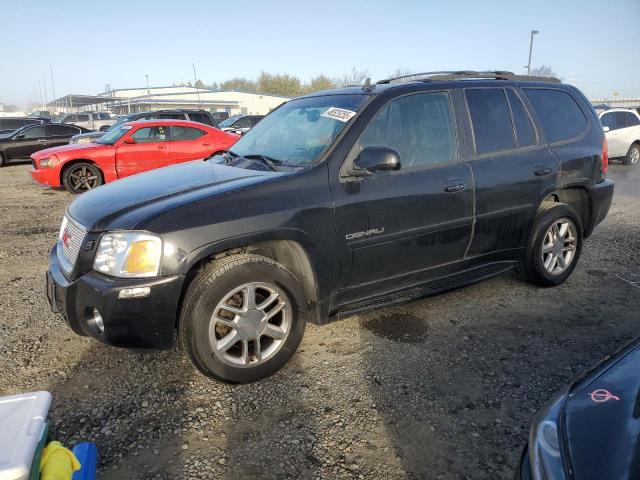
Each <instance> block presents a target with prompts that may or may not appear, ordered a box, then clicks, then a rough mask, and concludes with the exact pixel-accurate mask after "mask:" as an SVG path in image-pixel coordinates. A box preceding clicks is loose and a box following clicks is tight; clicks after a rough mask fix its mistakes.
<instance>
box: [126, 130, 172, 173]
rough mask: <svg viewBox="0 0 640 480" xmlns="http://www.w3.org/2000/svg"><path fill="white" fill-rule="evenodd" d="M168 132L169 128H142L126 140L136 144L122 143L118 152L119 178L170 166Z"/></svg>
mask: <svg viewBox="0 0 640 480" xmlns="http://www.w3.org/2000/svg"><path fill="white" fill-rule="evenodd" d="M168 130H169V127H168V126H155V127H142V128H138V129H137V130H136V131H134V132H133V133H130V134H129V135H128V136H127V137H126V138H132V139H133V140H134V141H135V143H121V144H120V145H119V146H118V148H117V150H116V170H117V172H118V178H123V177H127V176H129V175H134V174H136V173H140V172H146V171H147V170H153V169H154V168H161V167H164V166H166V165H169V163H170V157H169V147H168V141H167V140H168ZM126 138H125V139H124V140H125V141H126Z"/></svg>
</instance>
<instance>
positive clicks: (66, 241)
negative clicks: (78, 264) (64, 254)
mask: <svg viewBox="0 0 640 480" xmlns="http://www.w3.org/2000/svg"><path fill="white" fill-rule="evenodd" d="M70 241H71V235H69V232H68V231H67V230H66V229H65V231H64V232H62V243H63V244H64V246H65V247H67V248H69V242H70Z"/></svg>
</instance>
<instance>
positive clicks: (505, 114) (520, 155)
mask: <svg viewBox="0 0 640 480" xmlns="http://www.w3.org/2000/svg"><path fill="white" fill-rule="evenodd" d="M464 96H465V98H466V102H467V108H468V110H469V118H470V120H471V131H472V140H473V141H472V145H471V148H472V155H471V162H470V164H471V168H472V169H473V176H474V178H475V187H476V220H475V226H474V232H473V240H472V242H471V245H470V247H469V250H468V252H467V256H468V257H477V256H480V255H485V254H489V253H494V252H501V251H502V252H504V253H505V255H507V257H509V256H512V255H516V254H517V253H516V250H517V249H519V248H521V247H522V246H523V245H524V239H525V236H526V234H527V232H528V227H529V225H530V222H531V219H532V218H533V216H534V215H535V212H536V210H537V208H538V205H539V203H540V194H541V184H540V176H543V175H545V174H546V175H549V176H550V177H552V176H553V174H554V171H553V170H554V168H553V160H552V158H551V157H552V155H551V153H550V152H549V151H548V149H547V148H546V145H545V144H544V142H543V141H541V140H540V136H539V134H538V132H537V130H536V128H535V126H534V122H533V121H532V117H531V115H530V112H528V110H527V109H526V108H525V106H524V104H523V102H522V100H521V98H520V96H519V94H518V92H517V91H516V90H514V89H511V88H506V89H505V88H493V87H479V88H466V89H464ZM556 170H557V169H556ZM555 174H557V171H556V172H555ZM510 251H512V253H510Z"/></svg>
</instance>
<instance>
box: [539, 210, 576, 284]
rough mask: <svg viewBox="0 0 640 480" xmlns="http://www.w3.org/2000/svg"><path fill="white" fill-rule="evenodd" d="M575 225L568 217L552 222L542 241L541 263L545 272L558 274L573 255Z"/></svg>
mask: <svg viewBox="0 0 640 480" xmlns="http://www.w3.org/2000/svg"><path fill="white" fill-rule="evenodd" d="M577 242H578V241H577V235H576V226H575V224H574V223H573V221H571V220H570V219H569V218H566V217H565V218H561V219H559V220H556V221H555V222H553V224H552V225H551V226H550V227H549V229H548V230H547V233H546V234H545V236H544V240H543V241H542V252H541V255H542V265H543V266H544V269H545V270H546V271H547V273H550V274H551V275H560V274H561V273H563V272H564V271H565V270H566V269H567V268H569V266H570V265H571V263H572V262H573V259H574V257H575V253H576V247H577Z"/></svg>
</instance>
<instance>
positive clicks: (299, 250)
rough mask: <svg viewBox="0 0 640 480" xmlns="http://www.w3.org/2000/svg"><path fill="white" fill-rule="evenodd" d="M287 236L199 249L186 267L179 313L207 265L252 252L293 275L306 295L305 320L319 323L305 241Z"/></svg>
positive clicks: (316, 292) (313, 274)
mask: <svg viewBox="0 0 640 480" xmlns="http://www.w3.org/2000/svg"><path fill="white" fill-rule="evenodd" d="M281 233H282V232H281ZM290 237H291V235H290V236H289V237H286V236H285V237H283V236H282V235H279V236H278V237H271V238H268V237H265V236H264V235H259V236H256V237H255V238H253V239H251V240H249V239H244V240H242V239H237V240H236V241H233V242H225V243H223V244H219V243H216V244H211V245H208V246H206V247H203V248H201V249H199V251H198V253H197V254H196V255H194V256H193V257H192V258H191V259H190V260H189V261H188V263H187V264H186V265H185V271H186V273H185V281H184V284H183V286H182V293H181V295H180V304H179V307H178V308H179V310H178V311H180V309H181V308H182V302H183V299H184V296H185V294H186V292H187V290H188V288H189V285H190V284H191V282H192V281H193V280H194V279H195V278H196V277H197V276H198V274H199V273H200V272H201V271H202V269H203V268H204V267H205V266H206V265H207V264H208V263H209V262H211V261H213V260H216V259H218V258H222V257H226V256H230V255H235V254H240V253H253V254H256V255H262V256H264V257H267V258H270V259H271V260H273V261H275V262H278V263H280V264H281V265H283V266H284V267H286V268H287V269H289V270H290V271H291V273H293V275H294V277H296V279H297V280H298V281H299V282H300V285H301V287H302V291H303V293H304V296H305V300H306V303H307V305H306V308H307V310H308V313H309V315H308V320H309V321H311V322H314V323H317V322H319V319H320V315H319V310H318V305H319V299H320V288H319V284H318V278H317V274H316V268H315V267H314V262H313V257H312V254H311V253H310V250H311V249H310V248H309V247H308V244H307V245H306V246H305V242H304V241H301V239H299V238H290ZM176 322H178V318H176Z"/></svg>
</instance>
